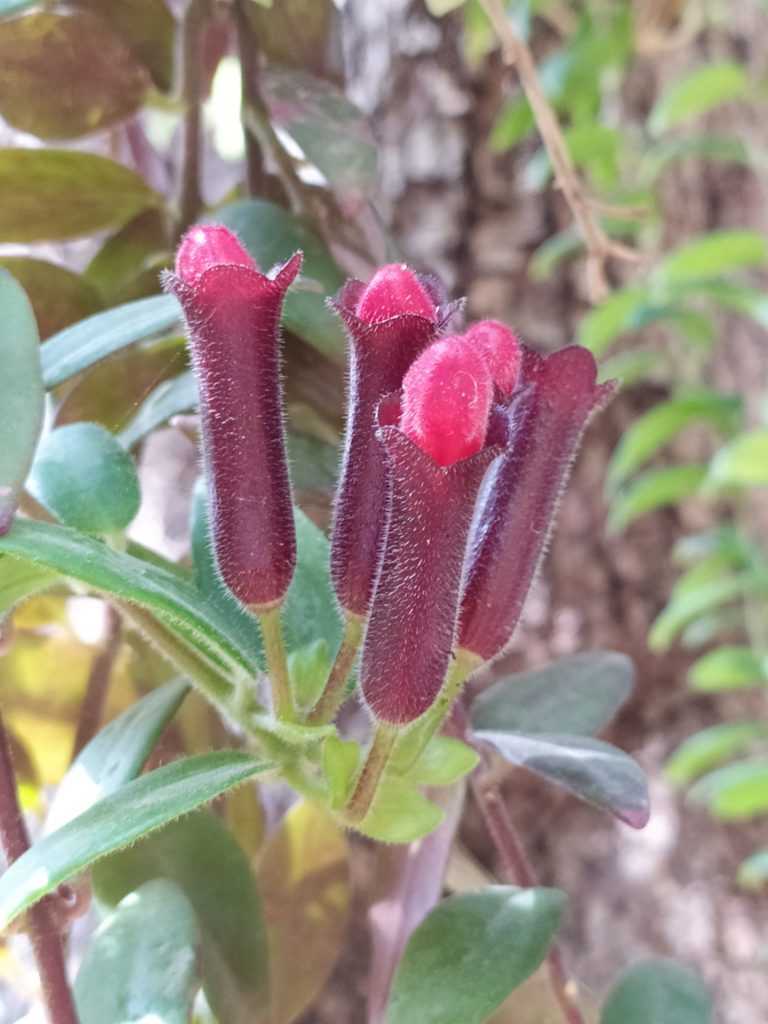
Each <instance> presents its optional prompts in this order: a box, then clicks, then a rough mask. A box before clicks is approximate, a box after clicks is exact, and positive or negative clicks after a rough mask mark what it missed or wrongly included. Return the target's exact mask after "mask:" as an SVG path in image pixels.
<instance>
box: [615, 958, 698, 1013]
mask: <svg viewBox="0 0 768 1024" xmlns="http://www.w3.org/2000/svg"><path fill="white" fill-rule="evenodd" d="M712 1021H713V1017H712V1006H711V1004H710V1000H709V996H708V995H707V992H706V990H705V988H704V986H703V985H702V984H701V982H700V981H699V979H698V978H697V977H696V975H695V974H694V973H693V971H691V970H689V969H688V968H687V967H683V966H682V965H681V964H678V963H676V962H675V961H674V960H666V959H664V958H663V957H652V958H651V959H649V960H643V961H641V962H640V963H636V964H632V966H631V967H629V968H627V970H626V971H624V973H623V974H622V975H621V977H620V978H619V980H618V982H617V983H616V985H615V986H614V988H613V990H612V991H611V993H610V994H609V996H608V999H607V1000H606V1003H605V1006H604V1007H603V1013H602V1016H601V1017H600V1024H712Z"/></svg>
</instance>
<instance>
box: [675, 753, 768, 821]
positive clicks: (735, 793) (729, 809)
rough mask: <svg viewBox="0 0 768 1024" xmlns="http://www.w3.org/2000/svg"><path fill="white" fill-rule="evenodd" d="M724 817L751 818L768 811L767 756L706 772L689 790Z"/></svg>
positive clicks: (691, 795) (698, 801) (697, 801)
mask: <svg viewBox="0 0 768 1024" xmlns="http://www.w3.org/2000/svg"><path fill="white" fill-rule="evenodd" d="M689 799H690V801H691V803H694V804H699V805H700V806H702V807H706V808H707V810H708V811H709V812H710V813H711V814H714V816H715V817H716V818H721V819H722V820H723V821H748V820H749V819H750V818H755V817H757V816H758V815H760V814H764V813H765V812H766V811H768V758H766V757H761V758H756V759H755V760H752V761H739V762H738V763H737V764H729V765H726V766H725V767H724V768H717V769H715V771H713V772H710V773H709V775H705V776H703V778H701V779H699V781H698V782H697V783H696V784H695V785H694V786H693V788H692V789H691V791H690V793H689Z"/></svg>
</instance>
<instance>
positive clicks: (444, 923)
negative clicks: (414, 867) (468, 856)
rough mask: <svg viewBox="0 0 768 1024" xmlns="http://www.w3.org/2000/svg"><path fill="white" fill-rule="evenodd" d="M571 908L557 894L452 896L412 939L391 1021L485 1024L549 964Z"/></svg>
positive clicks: (494, 890) (491, 890)
mask: <svg viewBox="0 0 768 1024" xmlns="http://www.w3.org/2000/svg"><path fill="white" fill-rule="evenodd" d="M564 908H565V897H564V895H563V893H561V892H558V891H557V890H556V889H518V888H515V887H514V886H508V885H494V886H489V887H488V888H487V889H481V890H478V891H477V892H464V893H460V894H459V895H457V896H451V897H449V898H448V899H446V900H443V901H442V903H440V904H438V906H437V907H436V908H435V909H434V910H433V911H432V913H431V914H430V915H429V917H427V918H426V920H425V921H423V922H422V923H421V924H420V925H419V927H418V928H417V929H416V930H415V932H414V933H413V935H411V938H410V939H409V941H408V945H407V946H406V949H405V953H404V954H403V958H402V960H401V961H400V965H399V966H398V969H397V973H396V974H395V979H394V982H393V984H392V992H391V995H390V998H389V1006H388V1008H387V1013H386V1016H385V1019H384V1021H385V1024H484V1022H485V1021H487V1019H488V1018H489V1016H490V1015H491V1014H492V1013H493V1012H494V1010H496V1009H497V1008H498V1007H499V1006H500V1005H501V1004H502V1003H503V1002H504V1000H505V999H506V998H507V996H508V995H509V993H510V992H512V991H513V990H514V989H515V988H517V986H518V985H520V984H521V983H522V982H523V981H525V979H526V978H528V977H529V976H530V975H531V974H533V972H534V971H535V970H536V968H537V967H538V966H539V965H540V964H541V962H542V961H543V960H544V957H545V956H546V954H547V951H548V950H549V947H550V946H551V945H552V943H553V941H554V938H555V934H556V932H557V929H558V927H559V925H560V921H561V919H562V916H563V911H564Z"/></svg>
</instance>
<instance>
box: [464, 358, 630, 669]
mask: <svg viewBox="0 0 768 1024" xmlns="http://www.w3.org/2000/svg"><path fill="white" fill-rule="evenodd" d="M596 376H597V366H596V364H595V360H594V358H593V356H592V354H591V353H590V352H589V351H588V350H587V349H584V348H580V347H579V346H575V345H574V346H572V347H570V348H565V349H561V350H560V351H559V352H555V353H553V354H552V355H550V356H548V357H547V358H543V357H542V356H540V355H538V354H537V353H535V352H533V351H532V350H531V349H528V348H526V347H525V346H523V358H522V365H521V372H520V380H519V383H518V387H517V389H516V391H515V393H514V395H513V396H512V398H511V401H510V402H509V404H508V406H507V409H506V415H507V417H508V421H509V430H510V442H509V447H508V449H507V450H506V452H505V453H504V456H503V457H502V458H501V459H499V461H498V462H497V464H496V465H495V466H494V467H493V469H492V471H491V473H490V475H489V476H490V478H489V480H488V481H486V485H485V486H484V488H483V491H484V495H485V498H484V504H483V506H482V509H481V511H480V514H479V516H478V519H477V523H476V525H475V528H474V532H473V536H472V539H471V541H470V554H469V561H468V572H467V582H466V587H465V590H464V596H463V599H462V608H461V617H460V629H459V646H460V647H461V648H462V649H463V650H465V651H469V652H472V654H474V655H476V656H477V657H479V658H480V659H481V660H483V661H487V660H490V659H491V658H494V657H496V655H498V654H499V653H501V652H502V651H503V650H504V648H505V647H506V646H507V644H508V643H509V641H510V639H511V637H512V634H513V632H514V630H515V627H516V626H517V623H518V620H519V618H520V614H521V612H522V610H523V605H524V603H525V599H526V597H527V595H528V590H529V589H530V586H531V583H532V581H533V578H534V575H535V573H536V570H537V568H538V565H539V562H540V561H541V558H542V555H543V552H544V550H545V548H546V544H547V540H548V538H549V535H550V532H551V529H552V524H553V522H554V518H555V515H556V512H557V504H558V500H559V497H560V494H561V492H562V490H563V487H564V486H565V483H566V481H567V479H568V474H569V472H570V468H571V464H572V462H573V458H574V456H575V454H576V451H577V449H578V446H579V443H580V442H581V438H582V435H583V433H584V429H585V427H586V425H587V422H588V420H589V418H590V416H591V415H592V413H593V412H595V411H596V410H597V409H599V408H600V407H601V406H602V405H603V404H604V403H605V402H606V401H607V400H608V398H609V397H610V396H611V395H612V394H613V392H614V390H615V382H613V381H610V382H608V383H606V384H601V385H598V384H597V383H596Z"/></svg>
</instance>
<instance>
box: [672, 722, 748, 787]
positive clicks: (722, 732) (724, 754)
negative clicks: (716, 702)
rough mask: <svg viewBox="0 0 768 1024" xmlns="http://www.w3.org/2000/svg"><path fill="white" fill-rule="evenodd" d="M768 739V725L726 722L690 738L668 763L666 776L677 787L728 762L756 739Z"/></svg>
mask: <svg viewBox="0 0 768 1024" xmlns="http://www.w3.org/2000/svg"><path fill="white" fill-rule="evenodd" d="M766 737H768V722H723V723H721V724H720V725H713V726H710V728H709V729H703V730H702V731H701V732H698V733H696V735H695V736H691V737H690V739H687V740H686V741H685V743H683V744H682V745H681V746H679V747H678V748H677V750H676V751H675V752H674V754H673V755H672V757H671V758H670V759H669V761H668V762H667V776H668V777H669V778H670V779H671V780H672V781H673V782H676V783H678V785H685V784H686V783H689V782H692V781H693V780H694V779H695V778H696V777H697V776H698V775H701V774H702V773H703V772H707V771H709V770H710V769H712V768H714V767H716V766H717V765H718V764H721V763H722V762H723V761H728V760H730V758H732V757H734V756H735V755H737V754H742V753H744V750H745V749H746V748H747V747H748V746H749V745H750V744H751V743H753V742H754V741H755V740H762V739H765V738H766Z"/></svg>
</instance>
